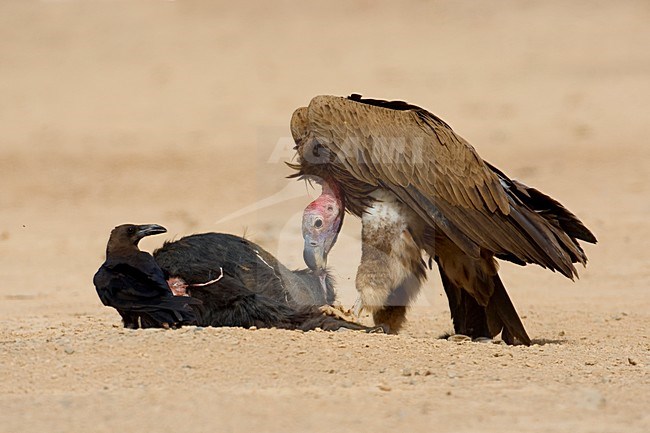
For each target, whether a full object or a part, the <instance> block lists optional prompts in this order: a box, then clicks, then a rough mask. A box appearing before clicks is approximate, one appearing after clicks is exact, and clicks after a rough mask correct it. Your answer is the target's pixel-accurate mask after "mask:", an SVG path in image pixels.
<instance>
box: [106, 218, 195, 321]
mask: <svg viewBox="0 0 650 433" xmlns="http://www.w3.org/2000/svg"><path fill="white" fill-rule="evenodd" d="M166 231H167V230H166V229H165V228H164V227H161V226H159V225H156V224H148V225H133V224H124V225H120V226H117V227H115V228H114V229H113V231H112V232H111V236H110V238H109V239H108V245H107V247H106V261H105V262H104V264H102V266H101V267H100V268H99V270H98V271H97V273H96V274H95V277H94V278H93V283H94V284H95V288H96V289H97V294H98V295H99V299H100V300H101V301H102V303H103V304H104V305H106V306H109V307H113V308H115V309H116V310H117V312H118V313H120V315H121V316H122V319H123V321H124V327H125V328H132V329H137V328H161V327H162V328H168V327H178V326H181V325H185V324H194V323H195V321H196V315H195V313H194V310H193V309H192V307H196V306H197V304H200V301H197V300H196V299H193V298H190V297H186V296H174V294H173V293H172V291H171V290H170V289H169V286H168V285H167V281H165V277H164V274H163V271H162V270H161V269H160V267H159V266H158V265H157V264H156V261H155V260H154V259H153V257H152V256H151V255H150V254H149V253H146V252H144V251H140V249H139V248H138V242H139V241H140V239H142V238H143V237H145V236H150V235H155V234H158V233H165V232H166Z"/></svg>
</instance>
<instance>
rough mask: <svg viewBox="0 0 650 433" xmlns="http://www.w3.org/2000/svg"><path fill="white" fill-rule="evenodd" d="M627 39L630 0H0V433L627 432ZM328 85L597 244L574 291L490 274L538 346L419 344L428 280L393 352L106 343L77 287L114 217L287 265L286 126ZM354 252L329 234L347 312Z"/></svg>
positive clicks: (378, 343) (640, 230)
mask: <svg viewBox="0 0 650 433" xmlns="http://www.w3.org/2000/svg"><path fill="white" fill-rule="evenodd" d="M648 23H650V3H648V2H647V1H621V2H605V1H602V2H601V1H588V2H587V1H571V2H564V1H552V2H532V1H505V0H503V1H492V2H477V1H453V2H452V1H431V2H427V1H408V2H406V1H402V2H390V1H349V2H338V1H337V2H323V3H316V2H299V1H278V2H222V1H215V2H210V1H183V0H179V1H108V0H106V1H65V0H61V1H55V0H53V1H40V2H38V1H3V2H1V3H0V95H1V97H0V282H1V283H0V314H1V315H0V378H1V379H2V380H0V406H2V407H3V409H2V410H1V411H0V431H7V432H15V431H22V432H29V431H51V432H58V431H61V432H75V431H88V430H92V431H118V430H126V429H130V430H135V429H139V430H152V431H158V430H161V429H163V428H165V429H167V428H173V429H179V428H182V429H184V430H188V431H240V430H244V429H249V430H250V429H256V430H257V431H307V430H309V431H331V430H337V431H364V430H366V429H368V430H370V429H372V430H375V431H387V430H395V429H398V431H431V430H432V429H434V430H436V431H450V432H451V431H453V432H459V431H468V432H469V431H499V432H501V431H519V432H522V431H572V432H582V431H584V432H601V431H602V432H606V431H630V432H634V431H639V432H642V431H648V430H650V415H648V411H647V408H648V407H650V391H649V390H650V376H649V370H648V369H649V366H650V339H649V336H648V333H649V331H648V329H649V325H650V313H648V311H649V308H650V296H649V295H648V286H649V284H650V264H649V263H650V254H649V253H648V237H649V236H650V224H649V222H648V214H649V213H650V187H649V186H648V182H649V181H650V145H649V144H648V138H649V137H650V118H649V113H650V50H649V49H648V46H649V44H650V26H649V25H648ZM352 92H356V93H362V94H363V95H365V96H368V97H376V98H384V99H403V100H407V101H409V102H411V103H414V104H418V105H421V106H423V107H425V108H428V109H429V110H431V111H433V112H434V113H436V114H437V115H439V116H441V117H442V118H443V119H445V120H446V121H447V122H448V123H450V124H451V125H452V126H453V127H454V129H455V130H456V131H457V132H459V133H460V134H461V135H463V136H464V137H465V138H467V139H468V140H469V141H470V142H471V143H472V144H473V145H474V146H475V147H476V148H477V150H478V151H479V153H480V154H481V156H482V157H483V158H484V159H486V160H488V161H490V162H492V163H493V164H495V165H496V166H498V167H500V168H501V169H502V170H504V171H505V172H506V173H508V174H510V175H511V176H513V177H515V178H518V179H521V180H523V181H524V182H526V183H528V184H530V185H533V186H536V187H538V188H539V189H541V190H542V191H544V192H546V193H548V194H550V195H552V196H553V197H555V198H557V199H559V200H560V201H562V202H563V203H564V204H565V205H567V206H568V207H569V208H570V209H571V210H572V211H574V212H575V213H576V214H577V215H578V216H580V217H581V218H582V220H583V221H584V222H585V223H586V224H587V225H588V226H589V227H590V228H591V229H592V230H593V231H594V232H595V234H596V236H597V237H598V238H599V241H600V243H599V245H597V246H595V247H594V246H587V247H586V250H587V253H588V256H589V257H590V263H589V267H588V268H587V269H586V270H581V279H580V280H579V281H578V282H576V283H572V282H570V281H568V280H566V279H564V278H562V277H561V276H559V275H555V274H552V273H550V272H547V271H543V270H541V269H539V268H535V267H527V268H518V267H516V266H511V265H508V264H504V265H503V278H504V281H505V283H506V286H507V287H509V292H510V293H511V296H512V298H513V300H514V302H515V305H516V306H517V308H518V310H519V312H520V313H521V315H522V316H525V319H524V323H525V325H526V327H527V329H528V331H529V333H530V334H531V336H532V337H534V338H537V342H538V343H539V344H538V345H537V346H533V347H531V348H521V347H516V348H508V347H502V346H497V345H478V344H462V345H457V344H456V343H450V342H446V341H439V340H436V339H435V337H436V336H437V335H439V334H441V333H443V332H444V331H448V330H450V328H451V325H450V321H449V320H448V312H447V307H446V300H445V299H444V296H443V295H442V289H441V285H440V283H439V280H438V277H437V275H435V273H432V275H431V278H430V281H429V283H427V285H426V290H425V291H424V293H423V295H422V296H421V297H420V299H419V300H418V305H417V306H416V307H415V308H413V311H412V312H411V319H412V320H411V322H410V326H409V327H408V328H407V330H406V331H405V333H404V334H403V335H401V336H398V337H389V336H376V335H358V334H354V333H344V334H338V333H337V334H329V335H328V334H325V333H310V334H300V333H293V332H283V331H248V330H237V329H218V330H204V331H195V330H192V329H187V330H182V331H180V332H163V331H160V332H159V331H147V332H143V331H137V332H125V331H123V330H122V329H120V328H119V327H118V325H119V320H118V316H117V314H116V313H115V312H114V311H112V310H110V309H107V308H105V307H103V306H102V305H101V304H100V302H99V300H98V298H97V296H96V294H95V290H94V287H93V285H92V276H93V274H94V272H95V271H96V269H97V268H98V266H99V265H100V264H101V262H102V261H103V255H104V248H105V244H106V240H107V237H108V233H109V231H110V229H111V228H112V227H114V226H115V225H118V224H121V223H125V222H133V223H158V224H162V225H164V226H165V227H167V228H168V230H169V233H168V234H167V235H165V236H166V237H165V236H158V237H154V238H150V239H146V240H145V241H143V243H142V247H143V248H144V249H147V250H152V249H153V248H155V247H157V246H158V245H160V244H161V243H162V241H163V240H164V239H166V238H173V237H180V236H182V235H185V234H189V233H195V232H204V231H225V232H232V233H235V234H244V233H246V235H247V237H249V238H251V239H252V240H254V241H257V242H259V243H261V244H262V245H263V246H265V247H266V248H267V249H268V250H269V251H271V252H273V253H274V254H276V255H277V256H278V257H279V258H280V259H281V260H282V261H283V262H285V264H287V265H288V266H289V267H301V266H303V264H302V258H301V244H302V241H301V237H300V213H301V211H302V209H303V207H304V206H305V205H306V204H307V203H308V202H309V201H310V197H314V195H317V194H318V191H313V190H312V191H310V190H309V189H307V188H306V187H305V185H304V184H302V183H299V182H295V181H289V180H287V179H285V178H284V177H285V176H287V175H289V174H290V173H291V172H290V170H289V169H288V168H287V167H286V166H284V164H283V161H285V160H288V159H290V158H291V156H292V154H293V152H292V151H291V147H292V143H291V140H290V138H289V137H290V133H289V128H288V124H289V119H290V116H291V113H292V112H293V110H294V109H295V108H296V107H298V106H301V105H305V104H307V103H308V101H309V100H310V99H311V97H313V96H314V95H317V94H335V95H347V94H349V93H352ZM268 203H271V204H270V205H268V206H267V205H266V204H268ZM242 209H245V210H251V209H252V211H251V212H246V213H243V214H242V213H241V212H239V211H241V210H242ZM358 240H359V224H358V221H355V220H354V219H353V218H347V219H346V223H345V227H344V232H343V234H342V236H341V238H340V241H339V243H338V244H337V246H336V247H335V249H334V250H333V251H332V254H331V256H330V262H331V264H332V265H333V266H334V268H335V273H336V275H337V278H338V281H339V294H340V297H341V299H342V301H343V303H344V304H349V303H351V302H352V301H353V300H354V298H355V290H354V287H353V282H354V274H355V271H356V266H357V264H358V259H359V256H360V245H359V242H358ZM504 360H505V361H504Z"/></svg>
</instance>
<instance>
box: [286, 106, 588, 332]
mask: <svg viewBox="0 0 650 433" xmlns="http://www.w3.org/2000/svg"><path fill="white" fill-rule="evenodd" d="M291 132H292V135H293V138H294V141H295V142H296V150H297V152H298V164H290V166H291V167H293V168H295V169H296V170H298V172H297V173H296V174H294V175H293V177H309V178H315V179H317V180H318V181H319V182H320V183H321V184H322V187H323V193H322V195H321V196H320V197H319V198H318V199H316V200H315V201H314V202H312V203H311V204H310V205H309V206H308V207H307V208H306V209H305V212H304V214H303V236H304V240H305V247H304V258H305V262H306V263H307V265H308V266H309V267H310V268H311V269H313V270H315V271H323V270H324V269H325V266H326V264H327V254H328V252H329V250H330V249H331V248H332V246H333V244H334V243H335V242H336V237H337V234H338V232H339V230H340V227H341V223H342V219H343V214H344V211H348V212H350V213H352V214H354V215H356V216H358V217H360V218H361V220H362V227H363V228H362V243H363V245H362V256H361V264H360V265H359V268H358V272H357V277H356V287H357V290H358V291H359V294H360V301H361V306H362V308H364V309H366V310H369V311H370V312H372V314H373V318H374V321H375V323H376V324H384V325H387V326H388V328H389V329H390V330H391V331H393V332H397V331H398V330H399V329H400V327H401V326H402V325H403V323H404V320H405V315H406V308H407V306H408V305H409V303H410V302H412V301H413V300H414V298H415V297H416V295H417V294H418V291H419V289H420V286H421V284H422V282H423V280H424V279H425V277H426V272H425V271H426V265H425V262H424V261H423V258H422V252H423V251H424V252H425V253H426V255H428V256H429V264H430V265H431V264H432V262H431V259H433V260H435V261H436V263H437V265H438V269H439V271H440V275H441V277H442V282H443V286H444V290H445V292H446V294H447V297H448V299H449V307H450V310H451V316H452V319H453V323H454V329H455V332H456V333H459V334H465V335H468V336H471V337H473V338H481V337H487V338H492V337H495V336H496V335H498V334H499V333H500V332H501V337H502V339H503V340H504V341H505V342H507V343H509V344H513V343H514V342H515V341H516V340H519V341H520V342H521V343H523V344H530V338H529V337H528V334H527V333H526V330H525V329H524V326H523V324H522V323H521V320H520V318H519V316H518V315H517V312H516V311H515V308H514V306H513V304H512V302H511V300H510V298H509V296H508V294H507V293H506V289H505V287H504V286H503V283H502V282H501V280H500V278H499V275H498V265H497V262H496V260H495V258H498V259H503V260H508V261H511V262H514V263H517V264H519V265H525V264H527V263H536V264H538V265H540V266H542V267H545V268H548V269H551V270H553V271H559V272H560V273H562V274H563V275H565V276H566V277H568V278H571V279H573V278H574V277H575V276H577V272H576V269H575V267H574V265H573V264H574V263H582V264H583V265H584V264H586V262H587V257H586V255H585V253H584V251H583V250H582V248H581V247H580V245H579V244H578V239H580V240H583V241H586V242H590V243H595V242H596V238H595V237H594V235H593V234H592V233H591V232H590V231H589V230H588V229H587V228H586V227H585V226H584V225H583V224H582V222H580V220H579V219H578V218H577V217H576V216H575V215H574V214H572V213H571V212H570V211H568V210H567V209H566V208H565V207H564V206H562V205H561V204H560V203H559V202H557V201H556V200H554V199H552V198H551V197H549V196H547V195H545V194H543V193H542V192H540V191H538V190H536V189H534V188H531V187H528V186H526V185H524V184H522V183H520V182H518V181H516V180H512V179H510V178H508V176H506V175H505V174H504V173H503V172H501V171H500V170H499V169H497V168H496V167H494V166H492V165H491V164H489V163H487V162H485V161H483V160H482V159H481V157H480V156H479V155H478V154H477V153H476V151H475V150H474V148H473V147H472V146H471V145H470V144H469V143H468V142H467V141H465V140H464V139H463V138H462V137H461V136H459V135H458V134H456V133H455V132H454V131H453V130H452V129H451V127H450V126H449V125H447V124H446V123H445V122H444V121H443V120H441V119H440V118H438V117H436V116H435V115H433V114H431V113H429V112H428V111H426V110H424V109H422V108H419V107H416V106H414V105H410V104H408V103H405V102H401V101H382V100H373V99H363V98H361V96H360V95H352V96H350V97H348V98H343V97H336V96H317V97H315V98H313V99H312V100H311V102H310V103H309V106H307V107H301V108H298V109H297V110H296V111H295V112H294V114H293V117H292V119H291Z"/></svg>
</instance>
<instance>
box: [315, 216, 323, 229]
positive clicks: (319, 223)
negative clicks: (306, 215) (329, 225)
mask: <svg viewBox="0 0 650 433" xmlns="http://www.w3.org/2000/svg"><path fill="white" fill-rule="evenodd" d="M322 225H323V220H322V219H320V218H319V219H317V220H316V221H314V227H316V228H319V227H320V226H322Z"/></svg>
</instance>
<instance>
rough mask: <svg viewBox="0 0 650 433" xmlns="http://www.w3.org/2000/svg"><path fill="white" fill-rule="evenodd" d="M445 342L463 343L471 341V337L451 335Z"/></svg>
mask: <svg viewBox="0 0 650 433" xmlns="http://www.w3.org/2000/svg"><path fill="white" fill-rule="evenodd" d="M447 341H451V342H453V343H464V342H465V341H472V337H470V336H469V335H463V334H453V335H450V336H449V337H447Z"/></svg>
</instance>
